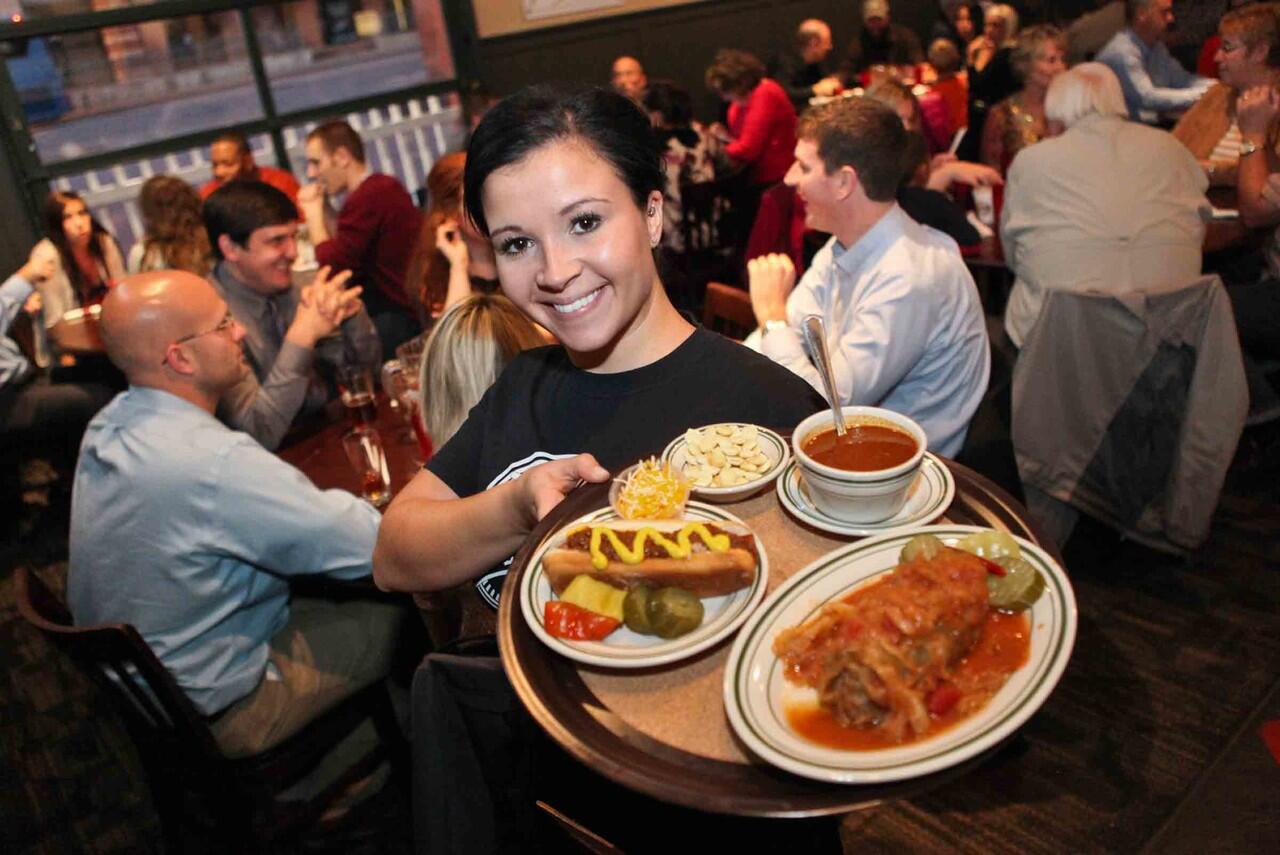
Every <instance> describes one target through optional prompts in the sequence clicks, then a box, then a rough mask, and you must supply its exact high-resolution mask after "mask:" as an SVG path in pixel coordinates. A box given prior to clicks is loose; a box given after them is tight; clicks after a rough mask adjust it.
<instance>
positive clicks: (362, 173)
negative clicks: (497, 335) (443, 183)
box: [298, 119, 422, 359]
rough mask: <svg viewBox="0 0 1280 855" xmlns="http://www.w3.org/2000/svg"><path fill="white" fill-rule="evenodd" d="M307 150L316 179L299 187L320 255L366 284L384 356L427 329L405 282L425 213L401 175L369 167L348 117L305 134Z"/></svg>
mask: <svg viewBox="0 0 1280 855" xmlns="http://www.w3.org/2000/svg"><path fill="white" fill-rule="evenodd" d="M306 154H307V178H308V179H310V181H311V182H312V183H310V184H308V185H306V186H305V187H303V188H302V189H301V190H300V191H298V208H299V210H301V211H302V216H303V219H304V220H305V221H306V224H307V232H308V235H309V236H310V238H311V241H312V243H314V244H315V248H316V261H317V262H319V263H320V264H321V265H326V264H327V265H329V266H330V267H332V268H333V269H334V270H335V271H340V270H350V271H352V273H353V276H352V280H351V281H352V283H353V284H359V285H361V286H363V287H364V294H363V299H364V304H365V307H366V309H368V312H369V317H370V318H372V319H373V325H374V326H375V327H377V329H378V336H379V337H380V338H381V339H382V350H383V358H384V359H390V358H391V357H392V356H394V355H395V348H396V345H398V344H400V343H401V342H403V341H405V340H406V339H409V338H412V337H413V336H415V335H417V334H418V333H419V332H421V331H422V327H421V325H420V324H419V322H418V313H417V310H416V307H415V303H416V300H415V296H414V295H412V294H409V293H407V292H406V290H405V287H404V275H405V270H406V268H407V267H408V266H409V258H410V257H411V256H412V255H413V249H414V244H415V242H416V241H417V239H418V228H419V226H420V224H421V214H420V213H419V211H418V208H417V206H415V205H414V203H413V199H412V198H411V197H410V196H409V193H408V191H407V190H405V189H404V186H403V185H401V184H400V182H399V181H397V180H396V179H394V178H392V177H391V176H390V175H383V174H382V173H379V172H370V171H369V167H368V166H367V165H366V164H365V160H364V144H363V143H362V142H361V141H360V135H359V134H357V133H356V132H355V130H354V129H353V128H352V127H351V126H350V125H348V124H347V123H346V122H344V121H342V120H340V119H338V120H333V121H329V122H325V123H324V124H321V125H319V126H317V127H316V129H315V130H313V131H312V132H311V133H310V134H309V135H308V136H307V148H306ZM326 200H328V201H329V202H330V203H331V205H332V206H331V207H330V205H326ZM334 210H336V211H337V215H336V217H335V216H334V214H333V211H334Z"/></svg>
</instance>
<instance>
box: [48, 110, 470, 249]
mask: <svg viewBox="0 0 1280 855" xmlns="http://www.w3.org/2000/svg"><path fill="white" fill-rule="evenodd" d="M346 119H347V121H348V122H350V123H351V126H352V127H353V128H355V130H356V131H357V132H358V133H359V134H360V136H361V138H362V139H363V140H364V144H365V157H366V159H367V160H368V161H369V165H370V166H371V167H372V168H373V170H374V171H376V172H385V173H387V174H388V175H394V176H395V177H396V178H398V179H399V180H400V182H401V183H402V184H404V186H405V187H406V188H408V190H409V192H410V193H415V192H416V191H417V190H419V189H421V188H423V187H425V186H426V182H427V173H428V172H429V171H430V170H431V166H432V164H434V163H435V162H436V158H438V157H440V156H441V155H442V154H446V153H448V152H450V151H453V150H455V149H457V148H459V147H461V145H462V143H463V138H464V135H465V129H464V122H463V119H462V112H461V110H460V108H459V107H458V103H457V99H456V97H453V96H443V97H441V96H436V95H430V96H427V97H426V98H415V99H413V100H411V101H409V102H407V103H404V104H388V105H386V106H382V107H376V108H374V109H371V110H364V111H361V112H359V113H348V114H347V116H346ZM316 124H317V123H316V122H311V123H309V124H306V125H299V126H294V127H288V128H285V129H284V142H285V148H286V150H287V151H288V155H289V162H290V165H291V167H292V169H293V173H294V174H295V175H297V176H299V179H300V180H301V177H302V176H303V175H304V174H305V173H306V165H305V164H306V158H305V154H304V146H305V145H306V139H307V134H308V133H309V132H310V131H311V129H312V128H313V127H315V126H316ZM250 144H251V147H252V148H253V153H254V158H255V159H256V160H257V161H258V162H259V163H275V155H274V153H273V151H272V149H271V144H270V139H269V138H268V137H267V136H266V135H265V134H260V135H258V136H256V137H254V138H253V139H252V140H251V141H250ZM154 175H173V176H175V177H177V178H181V179H182V180H184V181H186V182H188V183H189V184H192V185H194V186H196V187H199V186H200V185H202V184H204V183H205V182H206V181H208V180H209V179H210V178H211V177H212V172H211V171H210V167H209V158H208V150H207V149H205V148H195V149H187V150H184V151H175V152H172V153H170V154H166V155H162V156H159V157H153V158H148V159H146V160H139V161H133V162H131V163H119V164H116V165H114V166H111V167H108V168H105V169H95V170H91V171H89V172H84V173H81V174H79V175H70V176H65V177H62V178H59V179H57V180H56V181H55V182H54V185H55V186H56V187H57V188H58V189H59V190H65V191H73V192H75V193H79V194H80V195H81V196H82V197H83V198H84V200H85V204H86V205H88V206H89V209H90V210H91V211H93V213H94V215H95V216H97V218H98V220H99V221H100V222H101V223H102V224H103V225H104V226H106V227H107V228H108V229H109V230H110V231H111V232H112V233H113V234H114V235H115V236H116V240H117V241H119V242H120V248H121V251H122V252H124V253H126V254H127V253H128V252H129V248H130V247H131V246H133V244H134V243H135V242H136V241H138V240H140V239H141V238H142V233H143V227H142V215H141V213H140V212H139V210H138V194H139V193H140V192H141V190H142V185H143V184H144V183H146V181H147V179H148V178H151V177H152V176H154Z"/></svg>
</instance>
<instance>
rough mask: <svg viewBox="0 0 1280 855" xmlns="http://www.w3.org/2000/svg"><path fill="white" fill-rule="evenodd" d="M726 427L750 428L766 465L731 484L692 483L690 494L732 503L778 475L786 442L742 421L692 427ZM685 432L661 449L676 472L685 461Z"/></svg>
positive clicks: (784, 460)
mask: <svg viewBox="0 0 1280 855" xmlns="http://www.w3.org/2000/svg"><path fill="white" fill-rule="evenodd" d="M719 427H726V428H730V429H731V430H732V429H739V428H747V427H749V428H753V429H754V430H755V432H756V441H757V442H758V443H759V445H760V453H761V454H763V455H764V456H765V457H767V458H768V460H769V462H768V468H766V469H764V470H762V471H760V472H758V473H755V474H756V475H757V477H755V478H753V479H752V480H750V481H746V482H744V483H742V484H737V485H734V486H732V487H699V486H697V485H696V484H695V485H693V495H695V496H697V497H698V498H699V499H705V500H706V501H708V502H719V503H724V504H729V503H732V502H740V501H742V500H743V499H746V498H747V497H749V496H753V495H755V494H756V493H758V492H760V491H761V490H763V489H765V488H766V487H768V486H769V484H771V483H772V482H773V479H775V478H777V477H778V473H779V472H781V471H782V467H783V466H785V465H786V464H787V463H788V462H789V461H790V460H791V446H790V444H789V443H788V442H787V441H786V440H785V439H783V438H782V437H781V436H779V435H778V434H777V433H776V432H775V431H771V430H769V429H768V428H764V427H760V426H759V425H752V424H747V423H745V422H720V423H719V424H712V425H703V426H702V427H699V428H693V430H697V431H699V432H703V431H714V430H715V429H716V428H719ZM688 437H689V431H685V432H684V433H682V434H680V436H678V437H676V438H675V439H673V440H671V442H669V443H668V444H667V447H666V448H665V449H664V450H663V452H662V459H663V460H665V461H667V462H669V463H670V464H671V468H672V469H674V470H675V471H677V472H681V473H683V472H684V465H685V461H686V460H687V453H688V448H689V443H688Z"/></svg>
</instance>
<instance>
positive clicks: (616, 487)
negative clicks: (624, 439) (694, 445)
mask: <svg viewBox="0 0 1280 855" xmlns="http://www.w3.org/2000/svg"><path fill="white" fill-rule="evenodd" d="M645 459H646V460H647V459H648V458H645ZM642 462H643V461H642ZM658 462H659V463H663V462H665V458H664V459H660V460H659V461H658ZM639 465H640V464H639V463H632V464H631V465H630V466H628V467H627V468H626V469H623V470H622V471H621V472H619V473H618V474H617V475H615V476H613V481H612V482H611V483H610V484H609V507H611V508H613V510H614V513H616V514H617V515H618V516H619V517H620V518H621V519H629V517H627V516H626V515H625V514H623V513H622V511H621V510H620V509H619V508H618V496H619V494H621V493H622V485H623V484H625V483H626V481H627V478H628V477H629V476H630V475H631V473H632V471H633V470H634V469H635V468H636V467H638V466H639ZM672 469H673V470H674V471H675V473H676V474H677V475H680V470H678V469H675V467H674V466H673V467H672ZM680 478H681V480H683V481H685V483H686V484H687V483H688V479H686V478H684V476H683V475H680ZM690 486H692V485H690ZM688 503H689V498H688V495H686V497H685V500H684V501H683V502H681V503H680V506H679V507H678V508H676V509H674V512H673V513H671V514H670V515H668V516H665V517H653V518H652V519H667V520H675V519H680V518H682V517H683V516H684V509H685V506H686V505H688Z"/></svg>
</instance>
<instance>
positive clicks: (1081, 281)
mask: <svg viewBox="0 0 1280 855" xmlns="http://www.w3.org/2000/svg"><path fill="white" fill-rule="evenodd" d="M1045 115H1046V116H1047V117H1048V119H1049V120H1050V121H1056V122H1061V123H1062V125H1063V126H1065V127H1066V131H1065V132H1064V133H1063V134H1061V135H1060V136H1057V137H1053V138H1050V139H1046V140H1041V141H1040V142H1039V143H1037V144H1036V145H1034V146H1030V147H1028V148H1025V149H1023V150H1022V151H1021V152H1019V153H1018V156H1017V157H1015V158H1014V160H1013V164H1012V165H1011V166H1010V168H1009V175H1008V178H1007V179H1006V181H1005V191H1004V210H1003V213H1002V215H1001V218H1000V237H1001V240H1002V242H1003V246H1004V255H1005V261H1006V262H1007V263H1008V265H1009V268H1010V269H1011V270H1012V271H1013V272H1014V274H1015V275H1016V277H1017V280H1016V282H1015V283H1014V286H1013V291H1012V292H1011V293H1010V295H1009V303H1008V306H1007V307H1006V309H1005V316H1004V325H1005V330H1006V332H1008V334H1009V338H1010V339H1011V340H1012V341H1013V343H1014V344H1015V345H1017V346H1018V347H1022V346H1023V344H1024V342H1025V340H1026V336H1027V333H1028V332H1029V331H1030V330H1031V328H1032V326H1033V325H1034V324H1035V322H1036V317H1037V316H1038V315H1039V313H1040V306H1041V303H1042V302H1043V300H1044V293H1045V290H1046V289H1048V288H1062V289H1068V290H1077V291H1084V290H1090V291H1103V292H1107V293H1113V294H1114V293H1124V292H1126V291H1134V290H1139V289H1144V288H1150V287H1155V286H1162V285H1172V284H1177V283H1183V282H1190V281H1191V280H1192V279H1194V278H1195V277H1196V276H1197V275H1199V273H1200V252H1201V244H1202V243H1203V241H1204V223H1203V222H1202V220H1201V208H1202V207H1204V206H1207V204H1208V202H1207V201H1206V199H1205V195H1204V194H1205V190H1206V189H1207V187H1208V179H1207V178H1206V177H1205V174H1204V170H1203V169H1201V168H1200V165H1199V163H1197V162H1196V159H1195V158H1194V157H1193V156H1192V155H1191V153H1190V152H1188V151H1187V150H1186V148H1185V147H1183V146H1182V144H1181V143H1179V142H1178V141H1177V140H1175V139H1174V138H1173V137H1172V136H1171V135H1170V134H1167V133H1164V132H1163V131H1158V130H1156V129H1154V128H1148V127H1146V126H1145V125H1140V124H1137V123H1135V122H1130V121H1127V120H1126V118H1125V117H1126V115H1127V113H1126V110H1125V106H1124V96H1123V95H1122V94H1121V91H1120V83H1119V81H1117V80H1116V76H1115V74H1113V73H1112V71H1111V69H1109V68H1107V66H1105V65H1102V64H1101V63H1097V62H1086V63H1083V64H1082V65H1077V66H1076V67H1075V68H1073V69H1071V70H1069V71H1065V72H1063V73H1062V74H1060V75H1058V76H1057V77H1056V78H1054V81H1053V83H1051V84H1050V85H1049V91H1048V94H1047V95H1046V97H1045Z"/></svg>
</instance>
